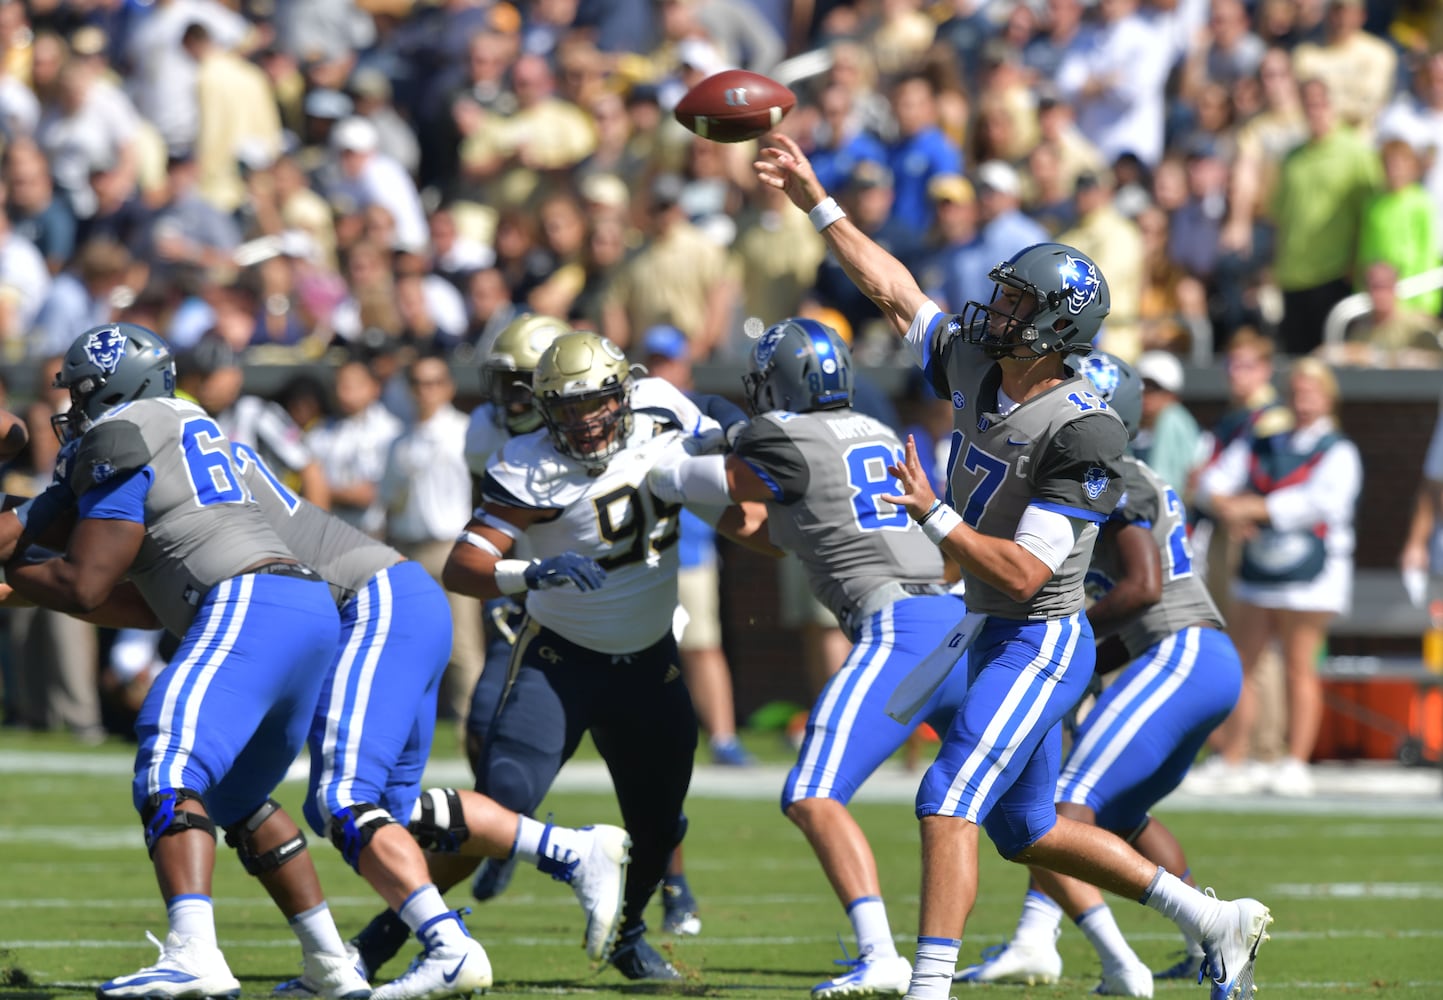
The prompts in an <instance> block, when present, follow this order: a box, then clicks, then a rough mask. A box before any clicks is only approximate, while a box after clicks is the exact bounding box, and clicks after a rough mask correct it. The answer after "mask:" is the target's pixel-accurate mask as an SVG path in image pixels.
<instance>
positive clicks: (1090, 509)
mask: <svg viewBox="0 0 1443 1000" xmlns="http://www.w3.org/2000/svg"><path fill="white" fill-rule="evenodd" d="M954 321H955V317H954V318H952V319H948V320H944V321H942V322H939V323H937V324H936V328H935V330H934V331H933V332H932V334H931V336H932V337H933V338H934V339H933V341H932V348H931V351H930V361H929V363H928V365H927V374H928V375H929V377H930V378H931V381H932V385H933V388H934V389H936V390H937V392H938V394H939V395H940V396H942V397H943V398H950V399H951V401H952V409H953V422H954V426H955V428H956V429H955V430H954V432H953V437H952V441H953V450H952V469H951V479H950V482H949V484H948V491H949V493H950V494H951V502H952V506H954V507H956V508H957V512H958V513H959V514H961V515H962V519H963V520H964V521H966V522H967V523H968V524H969V525H971V526H972V527H973V528H975V529H976V530H977V531H979V532H980V533H982V534H984V535H990V536H992V537H994V538H1013V537H1015V536H1016V534H1017V523H1018V521H1019V520H1021V518H1022V513H1023V511H1025V510H1026V509H1027V508H1028V507H1029V506H1035V507H1039V508H1041V509H1043V510H1048V511H1054V512H1056V513H1060V514H1064V515H1066V516H1067V517H1069V518H1072V519H1074V523H1075V524H1076V523H1080V524H1082V525H1083V527H1082V528H1081V529H1079V530H1077V532H1076V540H1075V541H1074V542H1073V546H1072V551H1071V552H1070V553H1068V555H1067V558H1066V559H1065V560H1064V561H1063V563H1062V565H1061V566H1060V567H1059V568H1058V570H1057V572H1056V573H1054V574H1053V575H1052V578H1051V579H1049V580H1048V581H1047V582H1046V583H1044V584H1043V585H1042V587H1041V589H1039V590H1038V591H1037V593H1036V594H1034V595H1033V596H1032V597H1031V598H1030V599H1028V600H1026V601H1023V602H1017V601H1014V600H1012V599H1011V598H1010V597H1008V596H1007V595H1006V594H1003V593H1002V592H1001V591H999V590H997V589H995V588H994V587H992V586H990V585H989V584H987V583H985V582H983V581H982V580H980V579H978V578H976V577H974V576H973V575H972V574H970V573H967V572H966V571H965V570H964V571H963V579H964V580H965V581H966V584H967V604H968V605H969V606H970V607H971V608H972V609H973V610H976V611H981V612H983V613H985V614H989V615H994V616H996V617H998V618H1008V619H1022V620H1038V619H1051V618H1061V617H1065V616H1067V615H1071V614H1074V613H1075V612H1077V611H1079V610H1080V609H1081V608H1082V605H1083V587H1082V580H1083V576H1084V574H1085V573H1086V572H1087V566H1088V563H1089V562H1090V561H1091V559H1092V546H1093V543H1094V541H1095V540H1096V538H1097V531H1098V525H1099V524H1100V523H1101V522H1102V521H1103V520H1105V519H1106V518H1107V516H1108V514H1110V513H1111V512H1112V509H1113V508H1114V507H1115V506H1117V501H1118V498H1119V497H1120V496H1121V495H1122V462H1121V460H1122V455H1123V452H1124V451H1126V450H1127V430H1126V429H1125V428H1124V427H1123V424H1122V421H1121V420H1120V419H1118V416H1117V414H1116V413H1114V412H1113V411H1112V408H1111V407H1109V406H1108V405H1107V403H1106V402H1104V401H1103V400H1102V398H1101V397H1100V396H1098V395H1097V392H1096V390H1095V388H1094V387H1093V385H1092V383H1091V382H1090V381H1089V380H1088V379H1087V378H1086V377H1084V376H1082V375H1075V374H1074V375H1073V376H1072V377H1071V378H1069V379H1068V380H1067V381H1065V382H1062V383H1060V384H1059V385H1056V386H1053V387H1052V388H1051V389H1048V390H1047V391H1046V392H1043V393H1041V394H1040V395H1037V396H1034V397H1033V398H1031V399H1029V400H1028V401H1027V402H1025V403H1022V404H1021V405H1019V406H1015V407H1013V408H1012V409H1011V411H1010V412H1008V413H1007V414H1006V415H1005V416H1004V415H1002V414H999V413H998V412H997V410H998V399H997V393H998V389H999V387H1000V385H1001V382H1002V370H1001V367H1000V365H998V363H997V362H995V361H993V360H992V359H990V358H988V357H987V355H986V353H985V352H984V351H983V350H982V348H980V347H978V346H975V345H972V344H967V343H964V342H963V341H962V340H961V339H960V338H959V337H957V336H955V335H949V334H955V332H956V331H955V327H954Z"/></svg>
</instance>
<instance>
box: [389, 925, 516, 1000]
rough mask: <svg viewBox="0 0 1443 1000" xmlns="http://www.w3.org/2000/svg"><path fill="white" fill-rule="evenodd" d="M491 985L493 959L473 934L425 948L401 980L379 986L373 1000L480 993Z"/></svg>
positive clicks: (420, 999) (430, 998)
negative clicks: (487, 955)
mask: <svg viewBox="0 0 1443 1000" xmlns="http://www.w3.org/2000/svg"><path fill="white" fill-rule="evenodd" d="M490 985H491V960H490V959H489V958H487V957H486V949H485V948H483V947H481V942H480V941H477V940H476V939H475V938H473V937H469V936H467V937H465V938H462V939H461V940H459V941H452V942H449V943H447V944H442V945H437V946H436V947H434V948H430V949H428V950H426V951H423V952H422V953H421V954H420V955H418V956H417V957H416V960H415V961H413V962H412V963H411V967H410V968H409V969H407V970H406V972H405V974H404V975H403V976H401V977H400V978H399V979H395V980H392V981H391V982H389V983H387V984H386V985H385V986H378V987H376V989H375V991H374V992H372V994H371V1000H439V998H441V997H451V996H459V995H462V994H466V993H480V992H481V991H483V990H485V989H487V988H488V987H490Z"/></svg>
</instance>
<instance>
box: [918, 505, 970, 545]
mask: <svg viewBox="0 0 1443 1000" xmlns="http://www.w3.org/2000/svg"><path fill="white" fill-rule="evenodd" d="M961 523H962V515H961V514H959V513H957V512H956V511H955V510H953V509H952V508H951V507H948V506H947V505H946V504H943V505H942V506H941V507H939V508H938V509H937V510H935V511H933V512H932V514H930V515H929V516H928V518H927V520H926V521H925V522H923V524H922V534H924V535H926V536H927V537H928V539H930V540H931V542H932V544H933V545H941V544H942V539H944V538H946V537H947V536H948V535H950V534H952V529H953V528H955V527H957V525H959V524H961Z"/></svg>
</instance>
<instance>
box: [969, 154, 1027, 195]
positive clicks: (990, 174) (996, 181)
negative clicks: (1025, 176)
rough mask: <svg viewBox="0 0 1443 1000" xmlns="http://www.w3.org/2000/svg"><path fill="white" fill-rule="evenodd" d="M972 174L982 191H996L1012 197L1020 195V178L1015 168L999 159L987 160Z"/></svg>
mask: <svg viewBox="0 0 1443 1000" xmlns="http://www.w3.org/2000/svg"><path fill="white" fill-rule="evenodd" d="M974 176H975V177H976V180H977V187H978V188H980V189H982V190H983V191H996V192H997V193H998V194H1005V195H1011V196H1012V197H1014V198H1018V197H1021V195H1022V178H1021V177H1018V176H1017V171H1016V170H1014V169H1013V168H1012V167H1011V166H1009V165H1008V164H1006V163H1004V162H1002V161H1001V160H988V161H987V162H986V163H984V164H982V165H981V166H979V167H978V168H977V173H976V174H975V175H974Z"/></svg>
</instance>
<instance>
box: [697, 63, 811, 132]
mask: <svg viewBox="0 0 1443 1000" xmlns="http://www.w3.org/2000/svg"><path fill="white" fill-rule="evenodd" d="M796 106H797V95H796V94H794V93H792V92H791V90H790V88H788V87H786V86H784V85H783V84H780V83H778V82H777V81H776V80H773V79H772V78H771V77H767V76H762V75H761V74H760V73H752V72H750V71H748V70H744V69H728V70H723V71H722V72H720V73H713V74H712V75H711V76H709V77H707V78H706V79H704V80H702V81H701V82H700V83H698V84H697V85H696V86H695V87H692V88H691V89H690V90H688V91H687V92H686V94H684V95H683V96H682V99H681V100H680V101H678V102H677V105H676V111H675V112H674V113H675V114H676V120H677V121H679V122H681V123H682V124H683V125H685V126H686V127H687V129H689V130H690V131H692V132H695V133H696V134H697V135H699V136H701V137H702V138H703V139H710V140H711V141H712V142H746V141H747V140H748V139H756V138H759V137H760V136H763V135H766V134H767V133H768V132H770V131H771V130H772V129H773V128H775V127H776V126H777V123H778V122H780V121H781V120H782V119H783V118H785V117H786V115H787V112H788V111H791V110H792V108H794V107H796Z"/></svg>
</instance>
